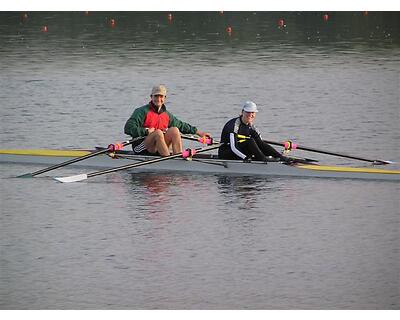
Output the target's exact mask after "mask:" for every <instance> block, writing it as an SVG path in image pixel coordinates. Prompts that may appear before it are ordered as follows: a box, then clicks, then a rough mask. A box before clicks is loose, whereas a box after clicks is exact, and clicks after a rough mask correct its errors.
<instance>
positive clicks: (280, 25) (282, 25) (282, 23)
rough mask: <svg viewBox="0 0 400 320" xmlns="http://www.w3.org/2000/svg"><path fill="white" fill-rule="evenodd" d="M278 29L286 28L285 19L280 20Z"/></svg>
mask: <svg viewBox="0 0 400 320" xmlns="http://www.w3.org/2000/svg"><path fill="white" fill-rule="evenodd" d="M278 27H279V28H283V27H286V25H285V20H284V19H282V18H281V19H279V20H278Z"/></svg>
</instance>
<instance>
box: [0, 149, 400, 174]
mask: <svg viewBox="0 0 400 320" xmlns="http://www.w3.org/2000/svg"><path fill="white" fill-rule="evenodd" d="M96 151H97V150H51V149H41V150H16V149H14V150H0V163H16V164H35V165H46V166H49V165H55V164H58V163H62V162H64V161H68V160H70V159H74V158H76V157H82V156H85V155H88V154H90V153H92V152H96ZM111 155H113V156H110V155H109V154H102V155H98V156H96V157H92V158H90V159H87V160H84V161H81V162H77V163H74V164H71V165H70V166H71V167H85V168H97V169H100V168H116V167H119V166H123V165H128V164H132V163H140V162H143V161H149V160H151V159H156V158H158V157H155V156H143V155H135V154H133V153H132V152H129V151H117V152H115V153H112V154H111ZM190 160H191V161H190ZM131 170H132V171H134V172H139V171H141V172H143V171H147V172H148V171H152V172H154V171H156V172H159V171H176V172H194V173H214V174H229V175H232V174H234V175H258V176H286V177H287V176H289V177H318V178H346V179H369V180H387V181H400V170H387V169H378V168H375V167H373V166H370V167H345V166H328V165H317V164H302V163H294V164H291V165H287V164H284V163H281V162H278V161H273V160H272V159H271V161H269V162H267V163H264V162H260V161H252V162H250V163H245V162H243V161H239V160H222V159H218V158H217V156H216V155H213V154H198V155H195V156H193V157H192V158H189V159H183V158H175V159H171V160H167V161H160V162H157V163H154V164H151V165H146V166H141V167H138V168H135V169H131Z"/></svg>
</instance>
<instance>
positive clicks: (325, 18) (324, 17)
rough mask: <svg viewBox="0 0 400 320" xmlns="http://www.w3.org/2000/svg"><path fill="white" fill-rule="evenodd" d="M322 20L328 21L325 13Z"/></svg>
mask: <svg viewBox="0 0 400 320" xmlns="http://www.w3.org/2000/svg"><path fill="white" fill-rule="evenodd" d="M323 19H324V21H328V20H329V16H328V14H327V13H325V14H324V15H323Z"/></svg>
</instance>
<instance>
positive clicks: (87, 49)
mask: <svg viewBox="0 0 400 320" xmlns="http://www.w3.org/2000/svg"><path fill="white" fill-rule="evenodd" d="M0 15H1V18H2V19H0V21H1V22H0V98H1V109H0V116H1V120H0V121H1V122H0V124H1V137H0V148H3V149H4V148H47V147H51V148H59V147H92V146H95V145H101V146H104V145H108V144H109V143H110V142H116V141H121V140H125V139H126V138H127V137H126V136H125V135H124V134H123V126H124V123H125V121H126V119H127V118H128V117H129V116H130V114H131V112H132V111H133V108H134V107H136V106H140V105H143V104H144V103H146V102H148V100H149V97H148V96H149V93H150V92H149V90H150V88H151V86H153V85H154V84H157V83H164V84H166V85H167V87H168V89H169V94H168V103H167V105H168V108H169V109H170V110H171V111H172V112H173V113H175V114H176V115H177V116H178V117H179V118H181V119H182V120H186V121H188V122H190V123H192V124H194V125H197V126H198V127H199V128H200V129H203V130H207V131H209V132H211V133H212V134H213V135H215V136H217V137H218V136H219V134H220V129H221V127H222V126H223V124H224V123H225V122H226V121H227V120H228V119H230V118H232V117H234V116H236V115H237V114H238V113H239V112H240V106H241V104H242V103H243V101H245V100H248V99H251V100H254V101H255V102H256V103H257V104H258V105H259V108H260V110H261V112H260V113H259V114H258V115H257V125H258V127H259V128H260V129H261V130H262V132H263V136H264V138H269V139H271V140H284V139H287V138H291V139H295V140H296V141H297V142H299V143H301V144H304V145H309V146H313V147H316V148H321V149H330V150H334V151H342V152H346V153H354V154H357V155H361V156H365V157H370V158H384V159H389V160H397V161H400V155H399V151H398V150H399V142H398V141H399V138H400V137H399V124H398V123H399V114H400V113H399V69H400V66H399V59H398V57H399V56H400V40H399V33H398V30H399V28H398V21H399V15H398V13H386V14H382V13H369V14H368V15H363V14H362V13H350V12H348V13H346V12H342V13H332V14H330V18H329V20H328V21H327V22H326V23H325V22H324V21H323V19H322V14H319V13H308V14H305V13H283V14H282V13H278V12H276V13H225V14H224V15H220V14H219V13H201V14H200V13H198V14H195V13H174V14H173V19H172V21H168V19H167V13H157V12H155V13H145V12H144V13H119V14H117V13H90V14H89V15H85V14H84V13H51V12H49V13H28V17H27V18H26V19H25V18H21V16H20V14H19V13H1V14H0ZM282 17H283V18H284V19H285V23H286V27H283V28H278V26H277V20H278V19H279V18H282ZM111 18H114V19H115V20H116V27H114V28H112V27H111V26H110V23H109V22H110V19H111ZM43 25H48V30H49V31H48V32H41V31H40V29H41V28H42V26H43ZM228 25H231V26H232V29H233V32H232V34H231V35H229V34H227V33H226V31H225V29H226V27H227V26H228ZM297 154H299V155H304V153H301V152H300V151H297ZM307 155H308V156H310V157H317V158H318V159H320V160H321V161H324V162H329V163H334V164H351V165H354V164H359V163H357V162H353V161H351V160H346V159H340V158H332V157H329V156H324V155H318V154H312V155H311V154H307ZM361 165H363V164H361ZM393 167H394V168H396V167H398V166H393ZM39 168H42V167H39V166H21V165H10V164H7V165H6V164H1V165H0V188H1V189H0V191H1V198H0V200H1V203H0V208H1V215H0V248H1V258H0V271H1V272H0V307H1V308H2V309H298V308H300V309H398V308H399V307H400V304H399V301H400V292H399V287H400V283H399V276H398V275H399V272H400V259H399V256H400V254H399V249H398V248H399V245H398V244H399V242H400V239H399V227H400V221H399V220H400V218H399V204H400V203H399V200H398V199H399V186H398V184H397V183H390V182H377V181H367V182H365V181H364V182H360V181H352V180H335V179H288V178H270V179H268V178H258V177H243V176H242V177H241V176H237V177H232V176H222V175H189V174H186V175H185V174H184V175H181V174H179V175H178V174H170V173H165V174H158V175H155V174H143V173H134V172H131V173H127V172H120V173H115V174H110V175H106V176H101V177H97V178H94V179H90V180H87V181H86V182H83V183H76V184H60V183H56V182H55V181H53V180H52V179H50V177H49V176H50V175H52V176H54V175H71V174H76V173H79V172H84V169H78V170H77V169H74V168H63V169H59V170H58V171H57V172H54V173H48V176H45V177H41V178H39V177H38V178H35V179H24V180H21V179H13V178H10V177H13V176H16V175H18V174H21V173H25V172H31V171H35V170H37V169H39ZM79 170H80V171H79Z"/></svg>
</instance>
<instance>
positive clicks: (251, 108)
mask: <svg viewBox="0 0 400 320" xmlns="http://www.w3.org/2000/svg"><path fill="white" fill-rule="evenodd" d="M243 111H246V112H258V109H257V105H256V104H255V103H254V102H253V101H246V102H245V103H244V105H243Z"/></svg>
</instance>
